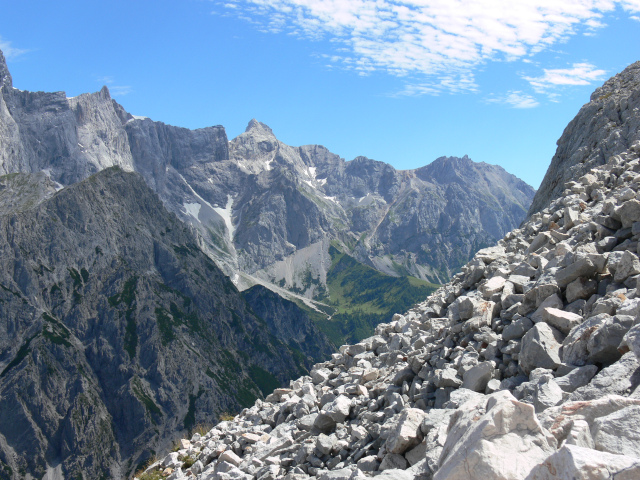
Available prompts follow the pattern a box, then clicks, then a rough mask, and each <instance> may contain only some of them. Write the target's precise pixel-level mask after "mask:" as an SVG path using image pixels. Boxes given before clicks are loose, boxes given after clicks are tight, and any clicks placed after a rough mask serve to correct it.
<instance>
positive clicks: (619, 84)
mask: <svg viewBox="0 0 640 480" xmlns="http://www.w3.org/2000/svg"><path fill="white" fill-rule="evenodd" d="M638 112H640V62H636V63H634V64H632V65H629V66H628V67H627V68H625V69H624V71H622V72H621V73H619V74H618V75H616V76H614V77H612V78H610V79H609V80H607V81H606V82H605V84H604V85H603V86H602V87H600V88H597V89H596V90H595V91H594V92H593V94H591V98H590V101H589V103H587V104H585V105H584V106H583V107H582V108H581V109H580V112H578V115H576V117H575V118H574V119H573V120H572V121H571V122H570V123H569V125H567V128H565V130H564V132H563V133H562V136H561V137H560V140H558V149H557V150H556V154H555V155H554V156H553V159H552V160H551V165H550V166H549V169H548V170H547V173H546V175H545V177H544V179H543V180H542V184H541V185H540V189H539V190H538V192H537V193H536V196H535V198H534V199H533V202H532V203H531V207H530V208H529V213H528V216H531V215H532V214H534V213H536V212H539V211H540V210H542V209H543V208H545V207H546V206H548V205H549V203H550V202H551V201H552V200H553V199H555V198H558V197H559V196H560V195H561V194H562V190H563V188H564V184H565V183H566V182H568V181H569V180H571V179H576V180H577V179H578V178H579V177H580V176H581V175H584V174H585V173H587V172H588V171H589V170H590V169H592V168H593V167H596V166H598V165H604V164H605V163H606V162H607V161H608V159H609V158H610V157H611V156H613V155H618V154H620V153H622V152H624V151H626V150H628V149H629V148H630V147H633V148H640V116H639V115H638Z"/></svg>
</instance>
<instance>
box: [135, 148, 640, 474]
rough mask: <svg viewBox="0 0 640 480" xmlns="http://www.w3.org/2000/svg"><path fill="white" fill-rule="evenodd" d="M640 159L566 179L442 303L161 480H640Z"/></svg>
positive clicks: (250, 412) (180, 458) (480, 256)
mask: <svg viewBox="0 0 640 480" xmlns="http://www.w3.org/2000/svg"><path fill="white" fill-rule="evenodd" d="M639 154H640V141H638V142H635V143H633V144H632V145H631V146H630V147H629V149H628V150H626V151H625V152H623V153H621V154H619V155H614V156H612V157H611V158H609V159H608V161H607V163H606V164H604V165H601V166H598V167H596V168H593V169H592V170H590V171H589V172H588V173H586V174H584V175H583V176H581V177H580V178H579V179H576V180H575V181H570V182H568V183H566V184H565V190H564V192H563V194H562V196H561V197H559V198H556V199H555V200H553V201H552V202H551V203H550V205H549V206H548V207H547V208H545V209H544V210H542V211H541V212H539V213H536V214H534V215H533V216H531V217H530V218H529V220H528V221H527V222H526V223H525V224H523V225H522V227H521V228H520V229H517V230H514V231H512V232H510V233H509V234H507V235H506V236H505V238H504V239H503V240H501V241H500V242H499V243H498V244H497V245H496V246H494V247H491V248H486V249H484V250H481V251H480V252H478V253H477V254H476V255H475V257H474V259H473V260H472V261H471V262H470V263H468V264H467V265H466V266H465V267H464V268H463V271H462V272H461V273H459V274H458V275H456V276H455V277H454V279H453V281H452V282H451V283H449V284H447V285H446V286H444V287H442V288H440V289H439V290H438V291H437V292H436V293H434V294H433V295H432V296H431V297H429V298H428V299H427V300H426V301H425V302H424V303H422V304H420V305H418V306H416V307H415V308H413V309H412V310H410V311H409V312H407V313H406V314H404V315H396V316H395V317H394V318H393V321H392V322H391V323H389V324H382V325H379V326H378V327H377V328H376V332H375V336H373V337H370V338H367V339H366V340H363V341H362V342H360V343H358V344H356V345H345V346H342V347H341V348H340V351H339V353H335V354H333V356H332V358H331V360H330V361H327V362H325V363H321V364H317V365H316V366H315V367H314V368H313V370H312V371H311V374H310V376H306V377H302V378H299V379H298V380H295V381H292V382H291V384H290V387H289V388H279V389H277V390H275V391H274V392H273V393H272V394H271V395H269V396H268V397H267V398H266V399H265V400H264V401H258V402H256V404H255V405H254V406H253V407H251V408H249V409H245V410H243V411H242V412H241V413H240V414H239V415H238V416H237V417H236V418H235V419H233V420H232V421H226V422H221V423H219V424H218V425H217V426H216V427H215V428H213V429H212V430H211V431H209V432H208V433H207V434H206V435H204V436H200V435H198V434H196V435H194V436H193V437H192V438H191V440H183V441H182V445H181V447H182V448H181V449H180V450H178V451H177V452H174V453H171V454H169V455H168V456H166V457H165V458H163V459H161V460H159V461H158V462H156V463H155V464H153V465H152V466H151V467H149V469H148V470H147V471H146V472H145V474H144V475H151V474H154V473H156V474H157V473H160V472H162V473H163V474H164V475H165V476H166V477H167V478H169V479H171V480H173V479H179V478H187V477H192V478H198V479H202V480H217V479H220V480H226V479H247V480H249V479H257V480H272V479H277V478H285V479H288V480H304V479H310V478H313V477H315V478H317V479H319V480H347V479H357V478H367V477H373V476H376V477H377V478H379V479H401V480H402V479H425V480H428V479H433V480H445V479H447V480H452V479H455V480H458V479H460V480H463V479H464V480H467V479H482V480H490V479H527V480H543V479H596V478H597V479H607V478H611V479H616V480H632V479H636V480H637V479H638V478H640V389H637V386H638V384H640V361H639V358H640V291H639V290H638V289H639V288H640V285H639V281H640V258H639V257H638V252H639V250H640V248H639V244H638V242H639V240H640V200H639V199H640V160H639V158H638V157H639ZM144 475H142V476H141V477H143V476H144Z"/></svg>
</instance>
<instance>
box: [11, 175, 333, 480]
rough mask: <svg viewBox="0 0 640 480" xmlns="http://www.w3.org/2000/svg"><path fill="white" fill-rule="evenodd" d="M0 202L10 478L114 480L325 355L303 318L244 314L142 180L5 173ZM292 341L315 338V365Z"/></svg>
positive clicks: (239, 299) (325, 346)
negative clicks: (62, 181)
mask: <svg viewBox="0 0 640 480" xmlns="http://www.w3.org/2000/svg"><path fill="white" fill-rule="evenodd" d="M12 194H15V195H12ZM10 198H11V199H12V201H11V202H9V201H8V199H10ZM0 206H2V209H3V211H2V214H0V411H2V415H0V471H2V472H9V471H11V472H14V475H9V477H10V478H18V476H20V475H25V474H27V473H28V474H30V475H33V476H34V477H36V478H42V476H43V475H44V474H45V473H47V472H49V473H51V474H52V475H53V474H54V473H55V474H56V475H63V476H64V478H76V477H77V476H78V475H81V476H82V475H84V478H123V477H125V476H126V475H128V474H130V473H131V472H132V471H133V470H134V469H135V467H136V466H137V464H138V463H139V462H141V461H144V460H145V459H146V458H148V457H149V456H150V455H153V452H154V451H163V450H166V449H167V448H168V446H169V445H170V442H171V441H172V439H174V438H175V435H176V433H177V432H179V431H183V430H190V429H192V428H193V427H194V426H195V425H196V424H210V425H212V424H214V423H216V422H217V420H218V416H219V415H220V414H221V413H222V412H234V411H238V410H239V409H240V408H241V407H243V406H248V405H250V404H251V403H253V401H254V400H255V399H256V398H259V397H261V396H262V395H263V393H262V391H263V390H264V389H265V385H269V386H270V388H273V387H274V386H277V385H279V384H281V383H282V382H285V381H286V380H288V379H289V378H292V377H294V376H297V375H299V374H300V373H302V372H304V371H305V364H307V365H308V364H310V363H311V362H312V361H313V360H312V359H315V360H317V359H318V358H322V357H323V356H324V355H325V354H326V353H327V352H328V351H329V349H330V346H329V343H328V341H327V340H326V339H325V338H324V336H322V335H321V334H319V333H318V332H317V330H316V329H315V327H314V325H313V322H312V321H311V320H309V319H308V318H306V317H304V316H297V317H294V316H289V317H283V318H281V319H280V324H279V326H278V328H270V324H267V322H265V320H263V319H261V318H260V317H258V316H256V315H255V314H254V313H253V310H252V308H251V307H250V306H249V305H248V304H247V302H246V300H245V298H244V297H243V296H242V295H241V294H240V293H239V292H238V291H237V290H236V288H235V286H234V285H233V283H232V282H231V281H230V280H229V278H228V277H226V276H225V275H224V274H223V273H222V272H221V271H220V269H219V268H218V267H217V266H216V265H215V264H214V263H213V261H212V260H211V259H210V258H209V257H208V256H207V255H205V254H204V253H203V252H202V251H201V250H200V249H199V248H198V246H197V243H196V242H197V239H196V237H194V235H193V234H192V233H190V231H189V229H188V228H186V226H185V225H184V224H183V223H182V222H181V221H180V220H179V219H178V218H177V217H176V216H175V215H173V214H172V213H169V212H168V211H167V210H166V209H165V208H164V207H163V205H162V203H161V202H160V200H159V198H158V196H157V195H156V194H155V193H154V192H153V191H151V190H150V189H149V188H148V186H147V185H146V184H145V182H144V181H143V180H142V178H141V177H140V176H139V175H138V174H135V173H126V172H123V171H122V170H121V169H120V168H118V167H113V168H110V169H106V170H104V171H102V172H100V173H98V174H96V175H94V176H91V177H89V178H88V179H86V180H84V181H82V182H80V183H77V184H74V185H72V186H69V187H66V188H64V189H63V190H61V191H59V192H57V193H55V185H54V184H53V182H52V181H51V180H49V178H48V177H47V176H46V175H44V174H31V175H29V174H13V175H9V176H4V177H0ZM280 300H281V299H279V297H276V298H271V297H268V296H264V297H263V299H262V308H264V309H265V310H266V311H270V310H271V308H282V305H281V301H280ZM271 302H273V307H272V306H271V304H270V303H271ZM288 322H293V323H292V324H289V323H288ZM290 331H297V332H300V333H301V334H303V335H304V338H306V337H310V338H313V339H314V341H315V342H316V344H315V345H316V351H315V352H313V355H312V359H307V356H306V354H305V353H304V352H302V351H301V349H300V348H293V347H291V346H289V341H290V337H289V332H290ZM280 334H286V335H287V336H286V337H282V336H279V335H280ZM19 472H21V473H19ZM3 475H5V474H4V473H3ZM60 478H62V477H60Z"/></svg>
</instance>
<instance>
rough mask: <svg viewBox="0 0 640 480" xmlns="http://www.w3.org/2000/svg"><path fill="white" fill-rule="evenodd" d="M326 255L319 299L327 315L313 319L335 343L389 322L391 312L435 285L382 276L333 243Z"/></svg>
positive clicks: (365, 334) (418, 298) (357, 338)
mask: <svg viewBox="0 0 640 480" xmlns="http://www.w3.org/2000/svg"><path fill="white" fill-rule="evenodd" d="M329 254H330V255H331V267H330V268H329V270H328V271H327V290H326V294H325V295H324V296H321V297H320V298H319V303H321V304H324V305H326V308H325V312H328V313H329V317H328V318H326V319H318V320H317V322H318V326H319V327H320V329H321V330H322V331H324V332H325V333H326V334H327V335H328V336H329V338H330V339H331V340H332V341H333V342H334V343H335V344H336V345H344V344H347V343H354V342H357V341H360V340H362V339H363V338H365V337H368V336H370V335H371V334H372V333H373V330H374V329H375V327H376V325H378V324H379V323H382V322H388V321H390V320H391V317H392V316H393V314H394V313H396V312H402V311H405V310H406V309H408V308H410V307H411V306H412V305H414V304H415V303H418V302H420V301H422V300H423V299H424V298H425V297H427V296H429V294H430V293H432V292H433V291H435V290H436V288H438V285H434V284H431V283H428V282H426V281H424V280H420V279H417V278H414V277H409V276H402V277H392V276H391V275H385V274H383V273H380V272H378V271H377V270H375V269H373V268H371V267H368V266H366V265H363V264H362V263H359V262H358V261H357V260H355V259H354V258H353V257H351V256H349V255H347V254H345V253H342V252H340V251H339V250H338V249H337V248H335V247H333V246H331V247H330V248H329Z"/></svg>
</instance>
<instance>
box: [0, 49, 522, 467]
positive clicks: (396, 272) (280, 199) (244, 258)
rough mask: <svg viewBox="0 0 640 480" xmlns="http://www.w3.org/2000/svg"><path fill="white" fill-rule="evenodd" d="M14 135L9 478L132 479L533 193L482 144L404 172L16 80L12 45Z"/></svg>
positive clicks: (273, 383)
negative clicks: (26, 87) (472, 154)
mask: <svg viewBox="0 0 640 480" xmlns="http://www.w3.org/2000/svg"><path fill="white" fill-rule="evenodd" d="M0 140H1V141H0V173H1V174H2V175H3V176H1V177H0V224H1V225H2V230H1V233H0V264H1V265H2V269H0V332H1V335H0V409H1V411H2V412H3V414H2V416H1V417H2V418H0V478H30V476H31V477H35V478H42V477H43V476H46V478H49V479H53V478H56V479H57V478H77V477H81V478H122V477H125V476H127V475H128V474H130V473H132V472H133V471H134V470H135V469H136V468H137V466H138V465H139V464H140V463H142V462H145V461H146V460H147V459H148V458H150V457H152V456H153V455H155V453H156V452H162V451H166V450H167V448H169V445H170V443H171V441H172V440H173V439H174V438H175V437H176V435H178V434H179V433H180V432H182V431H192V430H193V429H194V428H196V427H197V426H198V425H211V424H214V423H216V422H217V421H218V418H219V416H220V415H221V414H224V413H225V412H231V413H235V412H237V411H239V410H240V409H241V408H243V407H248V406H250V405H252V404H253V402H254V401H255V399H257V398H264V397H265V396H266V395H268V394H269V393H270V392H271V391H272V390H273V389H274V388H276V387H278V386H280V385H283V384H286V382H287V381H288V380H289V379H291V378H296V377H298V376H299V375H304V374H306V373H308V372H309V369H310V368H311V366H312V365H313V364H314V363H315V362H317V361H321V360H322V359H326V358H328V357H329V356H330V355H331V352H332V351H334V349H335V346H336V345H337V344H340V343H342V342H344V341H346V340H351V341H357V340H359V339H361V338H364V337H365V336H367V335H368V334H370V333H371V332H372V331H373V329H374V328H375V326H376V325H377V324H378V323H380V322H382V321H387V320H389V319H390V318H391V316H392V315H393V313H395V312H397V311H404V310H406V309H407V308H409V307H410V306H411V305H412V304H414V303H416V302H417V301H419V300H421V299H424V298H425V297H426V296H427V295H428V294H429V293H430V292H432V291H433V290H434V289H435V288H436V285H434V284H433V283H430V282H438V283H440V282H444V281H446V280H447V279H449V278H450V277H451V276H452V274H453V273H455V272H456V271H457V270H458V269H459V268H460V267H461V266H462V265H464V263H465V262H466V261H467V260H468V259H469V258H471V257H472V256H473V254H474V253H475V252H476V251H477V250H478V249H480V248H482V247H486V246H488V245H491V244H492V243H494V242H495V241H496V240H498V239H500V238H502V236H504V235H505V234H506V233H507V232H508V231H509V230H511V229H512V228H514V227H515V226H517V225H518V224H519V223H520V222H521V221H522V219H523V218H524V216H525V213H526V211H527V209H528V207H529V204H530V202H531V200H532V198H533V196H534V190H533V189H532V188H531V187H529V186H528V185H526V184H525V183H524V182H522V181H520V180H518V179H517V178H516V177H514V176H512V175H510V174H508V173H506V172H505V171H504V170H503V169H502V168H500V167H496V166H492V165H487V164H479V163H474V162H473V161H471V160H470V159H469V158H468V157H463V158H455V157H442V158H439V159H437V160H436V161H434V162H433V163H431V164H430V165H427V166H426V167H423V168H420V169H416V170H411V171H397V170H395V169H394V168H393V167H391V166H389V165H386V164H384V163H382V162H376V161H374V160H370V159H367V158H364V157H358V158H356V159H354V160H352V161H348V162H347V161H344V160H343V159H342V158H340V157H339V156H337V155H334V154H332V153H331V152H329V151H328V150H327V149H325V148H324V147H321V146H317V145H312V146H303V147H290V146H287V145H285V144H283V143H282V142H280V141H279V140H277V139H276V137H275V136H274V134H273V132H272V131H271V130H270V129H269V127H267V126H266V125H264V124H262V123H260V122H257V121H255V120H252V121H251V122H250V123H249V125H248V127H247V131H246V132H245V133H243V134H241V135H239V136H238V137H237V138H235V139H233V140H231V141H229V140H228V139H227V136H226V133H225V130H224V128H223V127H221V126H215V127H209V128H203V129H197V130H188V129H185V128H179V127H174V126H170V125H165V124H163V123H161V122H155V121H152V120H150V119H148V118H145V117H136V116H133V115H131V114H129V113H127V112H126V111H125V110H124V108H123V107H122V106H121V105H119V104H118V103H117V102H115V101H114V100H113V99H112V98H111V96H110V94H109V91H108V89H107V88H106V87H105V88H103V89H102V90H101V91H100V92H97V93H93V94H83V95H79V96H77V97H73V98H68V97H67V96H66V95H65V94H64V92H55V93H46V92H27V91H22V90H19V89H17V88H14V87H13V82H12V78H11V75H10V73H9V70H8V68H7V66H6V62H5V61H4V57H3V56H2V54H1V52H0ZM283 297H284V298H283ZM323 332H324V333H323Z"/></svg>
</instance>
